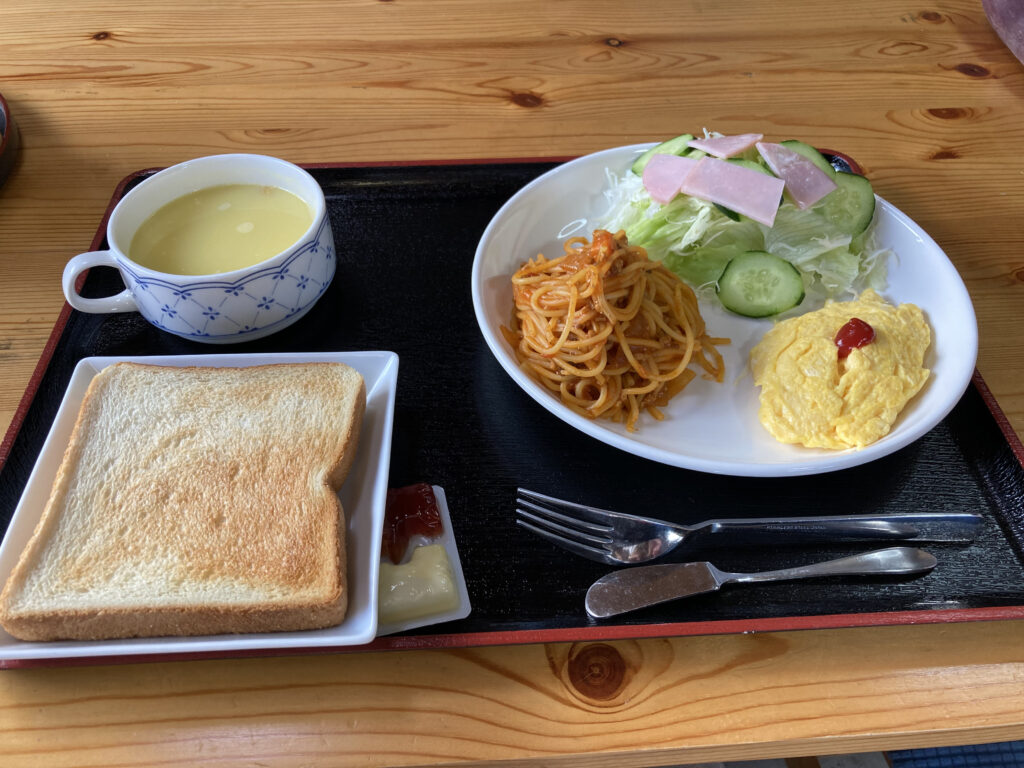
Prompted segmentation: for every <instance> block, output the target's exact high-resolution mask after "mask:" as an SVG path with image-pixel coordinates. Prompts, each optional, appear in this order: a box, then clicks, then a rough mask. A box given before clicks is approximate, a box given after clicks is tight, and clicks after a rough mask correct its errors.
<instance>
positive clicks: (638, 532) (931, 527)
mask: <svg viewBox="0 0 1024 768" xmlns="http://www.w3.org/2000/svg"><path fill="white" fill-rule="evenodd" d="M516 523H517V524H518V525H520V526H522V527H523V528H526V529H527V530H529V531H532V532H533V533H535V534H537V535H538V536H542V537H543V538H545V539H547V540H548V541H550V542H552V543H553V544H556V545H558V546H559V547H562V548H563V549H567V550H569V551H570V552H574V553H576V554H577V555H581V556H582V557H586V558H588V559H590V560H596V561H597V562H600V563H609V564H612V565H623V564H626V565H629V564H636V563H645V562H648V561H650V560H653V559H655V558H657V557H661V556H662V555H664V554H666V553H668V552H671V551H672V550H673V549H675V548H676V547H678V546H679V545H680V544H682V543H683V542H687V543H688V544H692V543H696V541H698V540H699V539H701V538H703V537H705V536H708V535H716V534H717V535H722V534H729V543H730V544H732V543H735V544H737V545H747V544H756V543H764V542H773V543H776V544H778V543H787V544H790V543H802V542H808V541H819V542H820V541H892V540H896V541H933V542H942V541H950V542H967V541H972V540H973V539H974V538H975V537H976V536H977V534H978V532H979V530H980V529H981V527H982V525H983V518H982V517H981V516H980V515H976V514H972V513H967V512H950V513H907V514H892V515H824V516H815V517H780V518H746V519H728V520H707V521H704V522H702V523H697V524H695V525H680V524H678V523H672V522H668V521H666V520H659V519H656V518H651V517H641V516H638V515H629V514H625V513H622V512H614V511H611V510H607V509H599V508H597V507H592V506H588V505H586V504H577V503H574V502H570V501H563V500H561V499H556V498H554V497H553V496H546V495H544V494H541V493H536V492H535V491H530V490H527V489H525V488H520V489H518V491H517V492H516Z"/></svg>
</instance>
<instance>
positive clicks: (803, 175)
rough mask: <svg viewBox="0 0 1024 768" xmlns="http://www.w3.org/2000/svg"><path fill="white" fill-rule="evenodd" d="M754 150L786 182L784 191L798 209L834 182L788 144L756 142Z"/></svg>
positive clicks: (830, 189) (802, 207) (807, 204)
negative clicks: (786, 145) (785, 145)
mask: <svg viewBox="0 0 1024 768" xmlns="http://www.w3.org/2000/svg"><path fill="white" fill-rule="evenodd" d="M757 151H758V152H760V153H761V157H763V158H764V161H765V162H766V163H768V167H769V168H771V169H772V172H773V173H774V174H775V175H776V176H778V177H779V178H780V179H782V180H783V181H785V182H786V191H787V192H788V193H789V196H790V197H791V198H793V202H794V203H796V207H797V208H800V209H801V210H803V209H805V208H809V207H810V206H812V205H814V204H815V203H816V202H818V201H819V200H821V198H823V197H824V196H825V195H827V194H828V193H829V192H831V191H832V190H833V189H835V188H836V183H835V182H834V181H832V179H830V178H829V176H828V174H827V173H825V172H824V171H823V170H821V168H819V167H818V166H816V165H815V164H814V163H812V162H811V161H810V160H808V159H807V158H806V157H804V156H803V155H801V154H800V153H799V152H794V151H793V150H792V149H790V148H789V147H784V146H782V145H781V144H769V143H767V142H758V144H757Z"/></svg>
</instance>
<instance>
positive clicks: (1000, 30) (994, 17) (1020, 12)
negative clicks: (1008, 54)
mask: <svg viewBox="0 0 1024 768" xmlns="http://www.w3.org/2000/svg"><path fill="white" fill-rule="evenodd" d="M981 6H982V8H984V9H985V15H986V16H988V22H989V24H991V25H992V29H994V30H995V31H996V34H997V35H999V39H1000V40H1002V41H1003V42H1004V43H1006V47H1007V48H1009V49H1010V51H1012V52H1013V55H1014V56H1016V57H1017V60H1018V61H1020V62H1021V63H1024V2H1022V0H981Z"/></svg>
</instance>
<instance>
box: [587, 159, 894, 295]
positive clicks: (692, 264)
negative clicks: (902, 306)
mask: <svg viewBox="0 0 1024 768" xmlns="http://www.w3.org/2000/svg"><path fill="white" fill-rule="evenodd" d="M605 174H606V176H607V178H608V184H607V186H606V189H605V193H604V194H605V198H606V199H607V201H608V209H607V211H606V212H605V213H604V214H603V215H602V216H601V217H599V220H598V226H600V227H601V228H602V229H607V230H609V231H611V232H617V231H618V230H620V229H623V230H625V231H626V236H627V237H628V238H629V242H630V243H631V244H633V245H639V246H642V247H643V248H645V249H646V250H647V253H648V255H649V256H650V257H651V258H652V259H658V260H660V261H663V262H664V263H665V265H666V266H667V267H668V268H669V269H671V270H672V271H673V272H675V273H676V274H678V275H679V276H680V277H681V278H683V279H684V280H685V281H686V282H687V283H689V284H690V285H692V286H693V287H694V288H695V289H697V290H698V291H702V292H705V293H713V292H714V288H715V285H716V283H717V281H718V278H719V276H720V275H721V274H722V271H723V270H724V269H725V266H726V264H728V263H729V261H730V260H731V259H732V258H733V257H734V256H736V255H737V254H739V253H742V252H743V251H753V250H764V251H768V252H769V253H772V254H774V255H776V256H779V257H781V258H783V259H786V260H787V261H789V262H791V263H792V264H793V265H794V266H795V267H796V268H797V269H798V270H800V272H801V274H802V275H803V276H804V283H805V285H806V287H807V290H808V292H809V293H814V294H819V295H822V296H824V297H826V298H839V297H841V296H845V295H852V294H858V293H860V292H861V291H863V290H864V289H866V288H873V289H875V290H881V289H882V288H884V287H885V263H886V259H887V258H888V256H889V255H890V253H891V252H890V251H889V250H888V249H885V248H882V247H881V246H880V245H879V243H878V242H877V239H876V238H875V236H874V233H873V228H869V229H868V231H867V232H866V233H865V234H863V235H860V236H858V237H857V238H851V237H850V236H849V235H848V234H844V233H842V232H840V231H839V230H838V229H837V228H836V227H835V225H833V224H832V223H831V222H830V221H828V219H826V218H825V217H824V216H822V215H821V214H819V213H817V212H816V211H815V210H814V209H813V208H808V209H806V210H800V209H799V208H797V207H796V206H795V205H793V203H791V202H789V201H788V200H787V201H784V202H783V203H782V205H781V206H780V207H779V211H778V213H777V214H776V217H775V223H774V225H773V226H771V227H767V226H765V225H763V224H759V223H757V222H755V221H751V220H750V219H747V218H746V217H742V218H741V219H740V220H739V221H734V220H733V219H731V218H730V217H728V216H726V215H725V214H724V213H722V212H721V211H720V210H719V209H718V208H717V207H716V206H715V205H714V204H712V203H709V202H706V201H704V200H700V199H698V198H695V197H690V196H689V195H683V194H680V195H677V196H676V197H675V198H674V199H673V200H672V201H671V202H669V203H668V204H667V205H661V204H659V203H656V202H655V201H654V200H652V199H651V197H650V195H648V194H647V190H646V189H644V185H643V181H642V179H641V178H640V177H639V176H638V175H636V174H635V173H632V172H629V171H627V172H626V173H624V174H622V175H621V176H620V175H618V174H616V173H615V172H613V171H612V170H610V169H606V170H605Z"/></svg>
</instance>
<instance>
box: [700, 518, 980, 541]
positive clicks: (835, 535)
mask: <svg viewBox="0 0 1024 768" xmlns="http://www.w3.org/2000/svg"><path fill="white" fill-rule="evenodd" d="M983 522H984V518H983V517H982V516H981V515H976V514H972V513H968V512H950V513H926V512H925V513H910V514H904V515H842V516H839V515H827V516H821V517H790V518H748V519H736V520H709V521H708V522H706V523H703V524H702V525H699V526H697V527H695V528H693V529H692V532H693V533H694V534H708V535H710V534H729V538H730V542H733V541H736V543H743V542H753V543H756V542H758V541H762V540H764V541H778V540H780V539H785V541H786V542H787V543H788V542H800V541H858V540H859V541H863V540H887V539H888V540H899V541H962V542H968V541H973V540H974V539H975V538H977V536H978V533H979V532H980V531H981V528H982V525H983Z"/></svg>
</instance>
